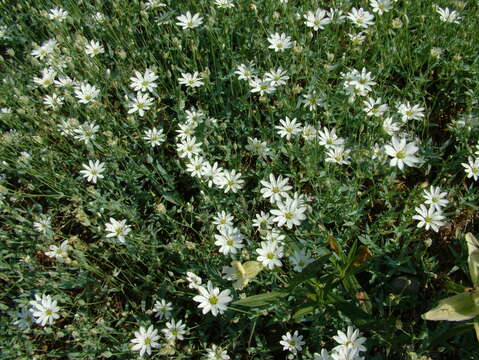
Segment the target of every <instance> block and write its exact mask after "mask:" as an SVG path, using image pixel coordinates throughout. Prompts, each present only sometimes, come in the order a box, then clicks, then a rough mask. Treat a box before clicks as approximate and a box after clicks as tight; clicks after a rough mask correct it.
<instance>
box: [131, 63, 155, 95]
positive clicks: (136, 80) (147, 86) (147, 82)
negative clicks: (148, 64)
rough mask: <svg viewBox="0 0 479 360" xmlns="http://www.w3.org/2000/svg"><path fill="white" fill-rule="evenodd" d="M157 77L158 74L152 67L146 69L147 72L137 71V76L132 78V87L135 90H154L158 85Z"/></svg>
mask: <svg viewBox="0 0 479 360" xmlns="http://www.w3.org/2000/svg"><path fill="white" fill-rule="evenodd" d="M157 79H158V76H157V75H156V74H155V73H154V72H153V71H151V70H150V69H146V71H145V74H141V73H140V72H139V71H135V76H132V77H131V78H130V81H131V83H130V88H132V89H133V90H134V91H143V92H147V91H149V92H153V91H154V90H155V88H156V87H157V85H156V83H155V81H156V80H157Z"/></svg>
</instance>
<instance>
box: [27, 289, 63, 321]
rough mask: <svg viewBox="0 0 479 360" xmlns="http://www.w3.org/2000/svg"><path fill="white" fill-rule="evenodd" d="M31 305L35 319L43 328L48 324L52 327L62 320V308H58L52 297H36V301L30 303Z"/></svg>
mask: <svg viewBox="0 0 479 360" xmlns="http://www.w3.org/2000/svg"><path fill="white" fill-rule="evenodd" d="M29 304H30V305H31V308H30V312H31V313H32V316H33V317H34V318H35V322H36V323H37V324H40V325H41V326H45V325H46V324H47V323H48V324H49V325H52V324H53V322H54V321H55V320H56V319H58V318H60V315H59V314H58V312H59V311H60V308H59V307H58V306H57V301H56V300H53V299H52V297H51V296H50V295H45V294H43V295H42V297H40V296H39V295H38V294H36V295H35V300H31V301H30V302H29Z"/></svg>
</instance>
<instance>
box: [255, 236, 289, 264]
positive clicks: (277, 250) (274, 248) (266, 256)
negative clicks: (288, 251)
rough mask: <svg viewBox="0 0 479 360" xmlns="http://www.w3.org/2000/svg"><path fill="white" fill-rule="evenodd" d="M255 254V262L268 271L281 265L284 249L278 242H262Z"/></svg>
mask: <svg viewBox="0 0 479 360" xmlns="http://www.w3.org/2000/svg"><path fill="white" fill-rule="evenodd" d="M256 253H257V254H258V255H259V256H258V257H257V258H256V260H258V261H259V262H260V263H261V265H263V266H264V267H265V268H268V269H269V270H273V269H274V268H275V267H281V266H282V265H283V263H282V262H281V258H282V257H283V256H284V249H283V246H282V244H281V243H280V242H279V241H271V240H268V241H262V242H261V247H260V248H258V249H256Z"/></svg>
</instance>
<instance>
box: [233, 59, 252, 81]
mask: <svg viewBox="0 0 479 360" xmlns="http://www.w3.org/2000/svg"><path fill="white" fill-rule="evenodd" d="M234 73H235V74H236V75H238V80H247V81H249V80H251V79H252V78H253V76H254V74H255V70H254V63H253V62H250V63H249V64H240V65H238V67H237V68H236V71H235V72H234Z"/></svg>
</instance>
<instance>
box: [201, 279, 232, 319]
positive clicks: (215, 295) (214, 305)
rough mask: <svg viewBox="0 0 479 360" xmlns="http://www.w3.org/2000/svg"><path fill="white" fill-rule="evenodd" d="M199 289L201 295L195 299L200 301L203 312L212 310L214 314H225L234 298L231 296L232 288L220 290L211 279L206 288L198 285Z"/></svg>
mask: <svg viewBox="0 0 479 360" xmlns="http://www.w3.org/2000/svg"><path fill="white" fill-rule="evenodd" d="M197 289H198V291H199V293H200V295H196V296H195V297H194V298H193V301H196V302H198V303H199V305H198V307H199V308H200V309H203V314H207V313H208V312H210V311H211V313H212V314H213V316H216V315H218V314H223V313H224V312H225V311H226V310H227V309H228V304H229V303H230V302H231V300H233V298H232V297H231V296H230V290H228V289H227V290H223V291H221V292H220V289H219V288H216V287H214V286H213V284H212V283H211V281H208V284H207V285H206V288H204V287H203V286H198V287H197Z"/></svg>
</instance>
